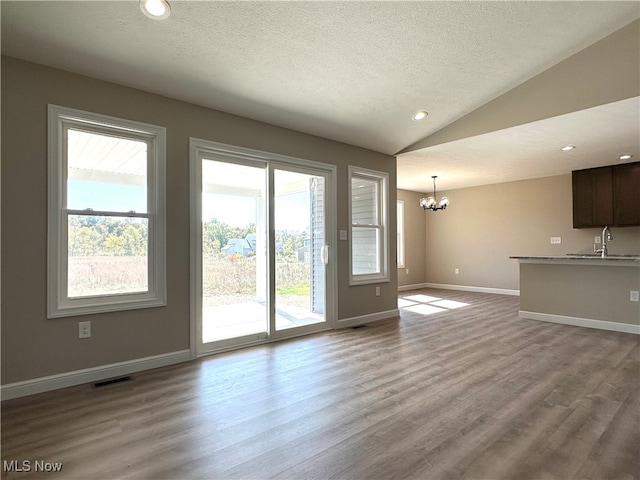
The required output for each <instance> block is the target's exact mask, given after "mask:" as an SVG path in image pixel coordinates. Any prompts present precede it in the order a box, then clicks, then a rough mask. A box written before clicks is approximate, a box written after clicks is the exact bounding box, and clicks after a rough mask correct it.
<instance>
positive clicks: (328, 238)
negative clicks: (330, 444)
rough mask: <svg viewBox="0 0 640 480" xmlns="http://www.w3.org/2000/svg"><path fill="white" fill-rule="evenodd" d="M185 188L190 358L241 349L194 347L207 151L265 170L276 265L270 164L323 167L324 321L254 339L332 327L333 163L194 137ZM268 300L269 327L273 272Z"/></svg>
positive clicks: (271, 253)
mask: <svg viewBox="0 0 640 480" xmlns="http://www.w3.org/2000/svg"><path fill="white" fill-rule="evenodd" d="M189 151H190V154H189V169H190V173H189V176H190V178H189V187H190V188H189V190H190V237H191V238H190V247H191V248H190V252H191V253H190V351H191V358H197V357H198V356H200V355H207V354H209V353H216V352H220V351H224V350H229V349H232V348H240V347H242V346H244V345H234V346H230V347H229V348H220V349H216V350H214V351H212V352H204V353H200V352H198V346H199V345H200V344H201V341H202V338H201V332H200V331H199V327H198V326H199V322H200V319H201V318H202V301H201V298H202V282H201V278H202V225H201V220H202V159H203V158H204V157H205V156H212V157H214V158H215V159H221V160H224V159H225V158H226V159H228V161H230V162H232V163H238V164H245V165H252V166H257V165H266V166H267V171H268V177H267V178H268V184H267V185H268V186H267V197H268V198H267V208H268V213H267V215H268V220H267V225H268V232H267V234H268V240H267V244H268V252H269V253H268V255H269V259H268V264H269V265H275V258H273V256H274V252H275V249H274V248H272V244H273V242H274V235H275V233H274V226H273V221H272V220H271V219H272V218H273V215H274V207H273V204H272V202H271V201H270V197H271V195H272V192H273V188H274V186H273V176H274V170H275V169H284V170H290V171H294V172H300V173H309V174H315V173H318V172H322V174H323V176H324V177H325V179H326V181H325V198H326V202H327V209H326V216H327V218H326V221H325V242H326V245H327V247H328V258H329V261H328V264H327V265H326V273H325V275H326V279H325V287H326V293H325V298H326V305H325V320H326V321H325V322H324V323H322V324H320V326H319V327H318V326H316V327H315V328H314V326H313V325H310V326H309V327H308V328H307V327H300V328H296V329H291V330H289V331H287V330H284V331H280V332H276V331H275V329H274V328H270V329H269V330H270V332H269V335H268V337H267V339H264V340H260V341H256V342H254V343H266V342H269V341H276V340H281V339H284V338H290V337H294V336H299V335H304V334H307V333H311V332H312V331H319V330H323V329H325V330H326V329H330V328H335V327H336V324H337V320H336V319H337V283H338V273H337V229H336V225H337V195H336V178H337V175H336V173H337V168H336V166H334V165H329V164H325V163H320V162H315V161H311V160H305V159H300V158H294V157H288V156H284V155H278V154H274V153H268V152H263V151H259V150H253V149H248V148H244V147H237V146H234V145H228V144H223V143H218V142H212V141H209V140H202V139H197V138H190V139H189ZM269 284H270V288H269V290H270V292H271V293H270V295H269V297H270V299H269V317H270V320H269V321H270V324H271V327H273V318H271V317H272V314H273V311H274V309H275V304H274V301H275V290H274V287H275V275H274V273H273V272H271V273H270V274H269Z"/></svg>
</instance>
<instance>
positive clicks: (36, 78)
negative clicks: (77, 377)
mask: <svg viewBox="0 0 640 480" xmlns="http://www.w3.org/2000/svg"><path fill="white" fill-rule="evenodd" d="M1 85H2V186H1V192H2V242H1V245H2V279H3V282H2V335H1V336H2V357H1V364H2V384H3V385H6V384H10V383H16V382H21V381H28V380H33V379H37V378H42V377H46V376H53V375H57V374H64V373H67V372H73V371H78V370H83V369H89V368H94V367H100V366H103V365H111V364H117V363H121V362H127V361H133V360H136V359H142V358H148V357H154V356H158V355H164V354H171V353H174V352H179V351H184V350H188V349H189V347H190V345H189V341H190V332H189V328H190V319H189V315H190V312H189V261H190V259H189V258H190V257H189V232H190V229H189V137H195V138H201V139H205V140H211V141H215V142H220V143H226V144H230V145H236V146H241V147H245V148H252V149H256V150H261V151H266V152H272V153H276V154H280V155H287V156H291V157H296V158H302V159H306V160H313V161H317V162H323V163H327V164H333V165H336V167H337V202H336V204H337V225H336V228H337V229H338V230H348V226H349V218H348V174H347V167H348V165H356V166H361V167H366V168H370V169H373V170H378V171H381V172H386V173H388V174H389V182H390V185H389V202H390V205H395V203H396V161H395V157H393V156H390V155H384V154H381V153H377V152H373V151H370V150H365V149H362V148H358V147H354V146H351V145H347V144H344V143H339V142H335V141H331V140H327V139H324V138H320V137H315V136H312V135H307V134H303V133H300V132H295V131H293V130H288V129H285V128H280V127H276V126H273V125H268V124H265V123H262V122H258V121H254V120H249V119H246V118H242V117H238V116H235V115H230V114H226V113H223V112H219V111H215V110H212V109H208V108H204V107H200V106H196V105H193V104H189V103H185V102H181V101H178V100H174V99H170V98H166V97H162V96H159V95H154V94H151V93H148V92H144V91H141V90H136V89H133V88H128V87H125V86H122V85H116V84H113V83H109V82H105V81H101V80H97V79H93V78H89V77H85V76H81V75H76V74H73V73H70V72H66V71H62V70H57V69H53V68H49V67H45V66H42V65H38V64H35V63H30V62H25V61H22V60H18V59H14V58H10V57H5V56H3V57H2V84H1ZM47 104H56V105H60V106H64V107H70V108H76V109H79V110H85V111H89V112H94V113H99V114H103V115H109V116H114V117H119V118H125V119H130V120H135V121H140V122H145V123H150V124H155V125H160V126H164V127H166V128H167V189H166V191H167V252H166V253H167V306H166V307H161V308H147V309H141V310H135V311H124V312H111V313H103V314H97V315H86V316H76V317H68V318H57V319H47V308H46V297H47V284H46V280H47ZM389 213H390V215H389V227H390V229H392V230H393V231H395V227H396V223H395V222H396V209H395V208H390V209H389ZM389 248H390V251H392V252H395V248H396V241H395V235H390V245H389ZM337 249H338V252H337V268H338V273H337V277H338V298H337V310H338V312H337V316H338V319H343V318H352V317H358V316H365V315H369V314H375V313H378V312H386V311H393V310H395V309H396V308H397V276H396V274H397V272H396V271H395V269H391V274H390V277H391V278H390V282H388V283H385V284H384V285H382V286H381V295H380V296H379V297H376V296H375V286H373V285H364V286H354V287H350V286H349V272H348V268H349V248H348V242H345V241H338V245H337ZM83 320H91V321H92V337H91V338H89V339H83V340H79V339H78V322H79V321H83Z"/></svg>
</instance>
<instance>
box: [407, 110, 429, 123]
mask: <svg viewBox="0 0 640 480" xmlns="http://www.w3.org/2000/svg"><path fill="white" fill-rule="evenodd" d="M427 115H429V112H426V111H424V110H420V111H419V112H416V113H415V115H414V116H413V117H411V118H413V120H415V121H416V122H419V121H420V120H422V119H424V118H427Z"/></svg>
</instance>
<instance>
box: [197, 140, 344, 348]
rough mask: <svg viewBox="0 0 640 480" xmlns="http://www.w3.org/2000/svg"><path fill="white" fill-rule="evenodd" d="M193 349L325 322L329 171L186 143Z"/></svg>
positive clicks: (230, 345) (275, 335) (327, 313)
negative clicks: (191, 212) (189, 146)
mask: <svg viewBox="0 0 640 480" xmlns="http://www.w3.org/2000/svg"><path fill="white" fill-rule="evenodd" d="M192 170H194V171H192V189H196V192H195V194H192V202H193V203H195V208H194V209H193V210H194V212H195V215H194V216H192V230H193V231H194V232H195V241H194V242H192V246H193V247H194V250H195V255H193V256H192V269H193V282H192V284H193V287H194V291H195V292H196V294H195V298H194V299H192V308H193V309H194V310H195V328H196V336H195V341H196V352H197V354H204V353H207V352H211V351H217V350H223V349H227V348H233V347H236V346H239V345H250V344H254V343H260V342H264V341H267V340H270V339H276V338H284V337H287V336H292V335H298V334H300V333H306V332H312V331H317V330H320V329H325V328H328V325H329V323H328V322H329V320H330V319H331V312H332V308H329V307H331V305H332V301H331V299H332V295H328V292H329V293H330V292H331V289H328V288H327V278H328V277H327V274H328V272H329V271H331V266H330V262H329V259H330V248H329V244H330V242H329V235H328V229H327V226H328V225H329V224H330V216H331V215H330V211H331V210H330V205H331V199H330V195H329V194H328V187H330V185H331V182H332V181H333V174H332V171H331V170H323V169H321V168H313V167H309V166H304V165H303V166H298V165H294V164H290V163H286V162H279V161H277V160H273V159H269V158H266V159H265V158H260V159H257V158H254V157H248V156H247V155H241V154H236V155H229V154H226V153H225V154H221V153H220V152H217V151H216V150H215V149H214V150H213V151H210V150H209V149H207V148H205V147H201V148H200V149H198V148H195V149H194V146H193V145H192Z"/></svg>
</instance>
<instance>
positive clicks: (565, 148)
mask: <svg viewBox="0 0 640 480" xmlns="http://www.w3.org/2000/svg"><path fill="white" fill-rule="evenodd" d="M574 148H576V147H575V146H573V145H565V146H564V147H562V148H561V149H560V150H562V151H563V152H568V151H570V150H573V149H574Z"/></svg>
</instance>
